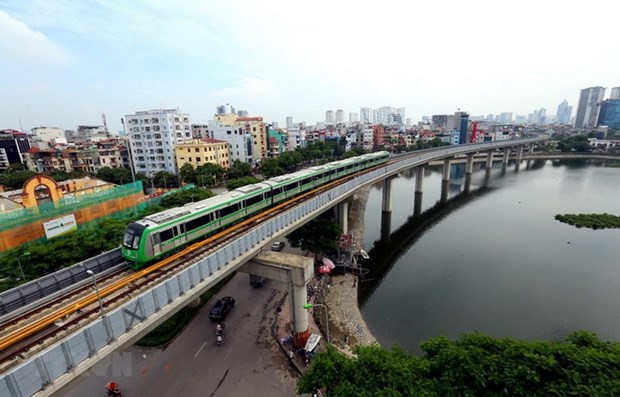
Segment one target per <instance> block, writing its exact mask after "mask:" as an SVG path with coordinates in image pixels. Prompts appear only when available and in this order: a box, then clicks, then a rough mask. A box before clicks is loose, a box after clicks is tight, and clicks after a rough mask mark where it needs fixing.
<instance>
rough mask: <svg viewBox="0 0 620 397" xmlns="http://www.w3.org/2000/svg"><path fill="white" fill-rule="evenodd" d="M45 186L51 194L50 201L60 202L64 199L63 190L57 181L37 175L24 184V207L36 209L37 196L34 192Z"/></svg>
mask: <svg viewBox="0 0 620 397" xmlns="http://www.w3.org/2000/svg"><path fill="white" fill-rule="evenodd" d="M40 185H43V186H45V187H47V189H48V190H49V192H50V200H52V201H53V202H56V201H59V200H60V199H61V198H62V195H63V194H62V189H61V188H60V187H59V186H58V184H57V183H56V181H55V180H53V179H52V178H50V177H49V176H45V175H36V176H33V177H32V178H30V179H28V180H27V181H26V182H24V188H23V193H22V205H23V206H24V207H35V206H36V205H37V196H36V194H35V192H34V190H35V189H36V188H37V186H40Z"/></svg>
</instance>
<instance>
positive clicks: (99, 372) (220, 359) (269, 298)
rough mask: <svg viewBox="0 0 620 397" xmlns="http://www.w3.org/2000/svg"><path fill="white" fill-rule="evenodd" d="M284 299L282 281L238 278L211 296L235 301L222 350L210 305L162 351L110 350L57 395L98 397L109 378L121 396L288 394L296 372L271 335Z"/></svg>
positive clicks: (192, 396)
mask: <svg viewBox="0 0 620 397" xmlns="http://www.w3.org/2000/svg"><path fill="white" fill-rule="evenodd" d="M285 294H286V285H285V284H284V283H280V282H277V281H274V280H267V281H266V283H265V285H264V286H263V287H262V288H258V289H254V288H252V287H250V285H249V280H248V275H247V274H244V273H239V274H237V275H236V276H235V277H234V278H233V279H232V280H231V282H229V283H228V285H227V286H226V287H225V288H223V289H222V290H221V291H220V293H219V294H218V295H217V296H216V298H219V297H222V296H225V295H231V296H233V297H234V298H235V299H236V300H237V305H236V306H235V308H234V309H233V310H232V311H231V313H230V314H229V316H228V318H227V319H226V322H225V325H226V342H225V344H224V345H223V346H220V347H218V346H217V345H216V344H215V324H214V323H212V322H211V321H210V320H209V318H208V315H209V309H210V308H211V306H212V302H215V300H212V301H211V302H210V303H209V304H207V305H206V306H205V307H204V308H203V310H201V312H200V313H199V314H198V315H197V316H196V318H195V319H194V321H192V322H191V323H190V324H189V325H188V326H187V327H186V328H185V330H184V331H183V332H182V333H181V334H180V335H179V336H178V337H177V338H176V339H175V340H174V341H173V342H172V343H171V344H169V345H168V346H167V347H165V348H163V349H161V348H158V349H141V348H138V347H135V346H132V347H130V348H128V349H126V350H124V351H117V352H115V353H114V354H112V355H111V356H110V357H108V358H107V359H106V360H103V361H101V362H100V363H98V364H97V365H95V366H94V367H93V368H91V369H90V370H89V371H87V372H85V373H84V374H82V375H81V376H79V377H78V378H77V379H75V380H74V381H73V382H71V383H70V384H69V385H67V386H66V387H65V388H64V389H63V390H61V391H60V392H58V393H57V395H59V396H68V397H84V396H105V391H104V386H105V384H106V383H107V382H108V381H109V380H114V381H116V382H118V383H119V385H120V387H121V391H122V392H123V396H124V397H133V396H140V397H146V396H149V397H151V396H153V397H156V396H171V397H204V396H212V397H225V396H275V397H279V396H282V397H284V396H286V397H290V396H295V395H296V394H295V384H296V373H295V372H294V371H293V369H292V367H291V364H290V362H289V360H288V359H287V358H286V357H285V356H284V354H283V353H282V352H281V350H280V348H279V347H278V344H277V343H276V340H275V337H274V336H273V335H272V325H273V324H274V317H275V312H276V308H277V307H278V306H279V305H281V304H282V302H283V301H284V299H285V296H286V295H285Z"/></svg>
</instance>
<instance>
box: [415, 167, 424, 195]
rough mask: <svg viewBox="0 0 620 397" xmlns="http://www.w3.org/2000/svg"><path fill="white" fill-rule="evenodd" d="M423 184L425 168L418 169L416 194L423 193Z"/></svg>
mask: <svg viewBox="0 0 620 397" xmlns="http://www.w3.org/2000/svg"><path fill="white" fill-rule="evenodd" d="M422 182H424V166H423V165H421V166H419V167H417V170H416V177H415V192H416V193H422Z"/></svg>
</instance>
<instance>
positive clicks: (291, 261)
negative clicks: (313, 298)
mask: <svg viewBox="0 0 620 397" xmlns="http://www.w3.org/2000/svg"><path fill="white" fill-rule="evenodd" d="M238 270H239V271H241V272H245V273H250V274H255V275H257V276H262V277H265V278H269V279H272V280H277V281H282V282H285V283H287V285H288V303H289V307H290V308H291V310H290V314H291V322H290V324H291V332H292V335H293V346H295V347H296V348H302V347H304V346H305V344H306V342H307V340H308V338H309V337H310V329H309V328H308V315H309V314H308V311H307V310H306V309H304V304H306V303H307V301H308V290H307V287H306V286H307V284H308V282H310V280H312V277H313V276H314V259H312V258H308V257H305V256H299V255H293V254H288V253H284V252H273V251H264V252H261V253H260V254H258V255H257V256H255V257H254V258H252V259H251V260H250V261H249V262H246V263H245V264H244V265H243V266H241V267H240V268H239V269H238Z"/></svg>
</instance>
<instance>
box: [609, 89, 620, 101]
mask: <svg viewBox="0 0 620 397" xmlns="http://www.w3.org/2000/svg"><path fill="white" fill-rule="evenodd" d="M609 99H620V87H613V88H612V89H611V94H609Z"/></svg>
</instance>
